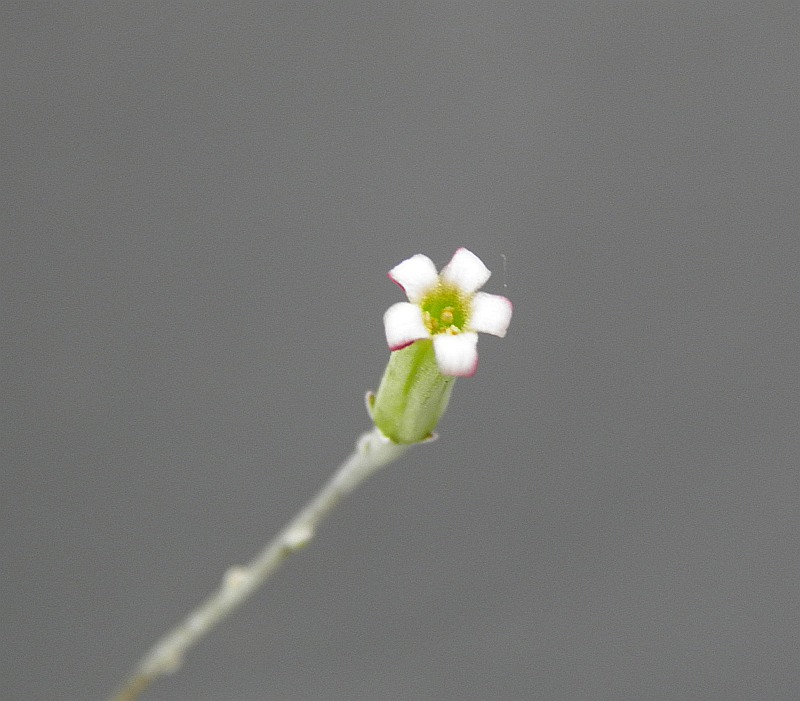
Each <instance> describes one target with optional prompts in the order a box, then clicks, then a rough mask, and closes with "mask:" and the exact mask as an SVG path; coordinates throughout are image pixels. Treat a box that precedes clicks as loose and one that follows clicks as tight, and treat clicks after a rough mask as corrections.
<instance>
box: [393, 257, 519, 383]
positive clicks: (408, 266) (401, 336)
mask: <svg viewBox="0 0 800 701" xmlns="http://www.w3.org/2000/svg"><path fill="white" fill-rule="evenodd" d="M491 274H492V273H491V271H490V270H489V269H488V268H487V267H486V266H485V265H484V264H483V262H482V261H481V259H480V258H478V256H476V255H475V254H474V253H472V252H471V251H468V250H467V249H466V248H459V249H458V250H457V251H456V252H455V254H454V255H453V258H452V259H451V260H450V262H449V263H448V264H447V265H445V266H444V268H442V272H441V273H437V272H436V266H435V265H434V264H433V261H432V260H431V259H430V258H428V257H427V256H424V255H421V254H417V255H415V256H412V257H411V258H408V259H407V260H404V261H403V262H402V263H400V264H399V265H396V266H395V267H394V268H392V269H391V270H390V271H389V277H390V278H391V279H392V280H393V281H394V282H396V283H397V284H398V285H400V287H402V288H403V290H404V291H405V293H406V295H407V296H408V302H398V303H397V304H393V305H392V306H391V307H389V309H387V310H386V313H385V314H384V315H383V323H384V327H385V330H386V342H387V343H388V344H389V349H390V350H392V351H396V350H400V349H401V348H405V347H406V346H409V345H411V344H412V343H414V341H419V340H421V339H432V340H433V348H434V352H435V353H436V363H437V365H438V366H439V372H441V373H442V375H453V376H459V377H470V376H471V375H474V374H475V370H476V369H477V367H478V351H477V347H476V346H477V344H478V332H479V331H480V332H482V333H490V334H493V335H495V336H500V337H503V336H505V335H506V330H507V329H508V325H509V323H510V322H511V312H512V306H511V302H510V301H509V300H508V299H506V298H505V297H501V296H500V295H493V294H488V293H486V292H478V290H479V289H480V288H481V287H483V285H484V284H485V283H486V281H487V280H488V279H489V276H490V275H491Z"/></svg>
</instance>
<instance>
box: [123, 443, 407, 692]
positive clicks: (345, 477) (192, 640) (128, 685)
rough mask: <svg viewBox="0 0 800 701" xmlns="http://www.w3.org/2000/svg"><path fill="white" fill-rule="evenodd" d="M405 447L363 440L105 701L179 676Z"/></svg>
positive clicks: (159, 642)
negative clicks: (192, 652)
mask: <svg viewBox="0 0 800 701" xmlns="http://www.w3.org/2000/svg"><path fill="white" fill-rule="evenodd" d="M409 447H410V446H408V445H399V444H397V443H393V442H391V441H389V440H387V439H386V438H385V437H384V435H383V434H382V433H381V432H380V431H378V430H377V429H372V430H371V431H369V432H367V433H365V434H363V435H362V436H361V438H359V440H358V442H357V443H356V448H355V450H354V451H353V454H352V455H351V456H350V457H349V458H348V459H347V460H346V461H345V462H344V463H343V464H342V465H341V467H340V468H339V469H338V470H337V471H336V472H335V473H334V475H333V477H331V479H330V480H329V481H328V482H327V483H326V484H325V485H324V486H323V487H322V489H321V490H320V491H319V493H318V494H317V495H316V496H315V497H314V498H313V499H312V500H311V501H310V502H309V503H308V504H307V505H306V506H305V507H304V508H303V509H302V510H301V511H300V512H299V513H298V514H297V515H296V516H295V517H294V518H293V519H292V520H291V521H289V523H287V524H286V526H284V527H283V529H282V530H281V531H280V533H278V535H277V536H275V538H273V539H272V541H271V542H270V543H269V544H268V545H267V546H266V547H265V548H264V550H262V551H261V552H260V553H259V554H258V555H256V556H255V557H254V558H253V559H252V560H251V561H250V562H249V563H248V564H247V565H244V566H241V567H231V568H230V569H229V570H228V571H227V572H226V573H225V575H224V577H223V579H222V583H221V585H220V587H219V589H217V591H216V592H214V593H213V594H211V596H209V597H208V598H207V599H206V600H205V601H204V602H203V603H201V604H200V606H198V607H197V608H196V609H195V610H194V611H192V613H190V614H189V615H188V616H187V617H186V618H185V619H184V620H183V621H182V622H181V623H180V624H178V625H177V626H176V627H175V628H174V629H173V630H171V631H170V632H168V633H167V634H166V635H165V636H164V637H163V638H161V640H159V641H158V642H157V643H156V644H155V645H153V647H152V648H151V649H150V650H149V651H148V652H147V654H146V655H145V656H144V657H143V658H142V659H141V661H140V662H139V664H138V665H137V666H136V668H135V669H134V670H133V672H132V673H131V674H130V676H129V677H128V678H127V679H126V680H125V682H124V683H123V684H122V686H121V687H120V688H119V690H118V691H117V692H116V693H115V694H114V695H113V696H112V697H111V698H110V700H109V701H133V700H134V699H136V698H138V696H139V695H140V694H141V693H142V692H143V691H144V690H145V689H146V688H147V687H149V686H150V684H151V683H152V682H154V681H155V680H156V679H158V678H159V677H161V676H163V675H165V674H170V673H172V672H175V671H177V670H178V669H179V668H180V666H181V664H182V663H183V659H184V656H185V654H186V652H187V651H188V650H189V649H190V648H191V647H193V646H194V645H196V644H197V643H198V642H199V641H200V640H201V639H202V638H204V637H205V636H206V635H207V634H208V633H209V632H210V631H211V630H212V629H213V628H214V627H215V626H216V625H217V623H219V622H220V621H221V620H222V619H224V618H225V617H226V616H228V615H229V614H230V613H231V612H233V611H234V610H236V609H237V608H238V607H239V606H240V605H241V604H242V603H244V602H245V601H246V600H247V599H248V598H249V597H250V596H251V595H252V594H253V593H254V592H255V591H256V590H257V589H258V588H259V587H261V585H262V584H263V583H264V582H265V581H266V580H267V579H268V578H269V576H270V575H271V574H272V573H273V572H275V571H276V570H277V569H278V567H280V565H281V564H282V563H283V561H284V560H285V559H286V558H287V557H288V556H289V555H291V554H292V553H293V552H295V551H297V550H299V549H300V548H302V547H304V546H305V545H307V544H308V543H309V541H310V540H311V539H312V538H313V537H314V532H315V530H316V528H317V526H318V525H319V523H320V522H321V521H322V520H323V519H324V518H325V517H326V516H327V515H328V514H329V513H330V511H331V510H332V509H333V507H334V506H336V504H337V503H338V502H339V500H340V499H341V498H342V497H344V496H345V495H346V494H349V493H350V492H352V491H353V490H354V489H355V488H356V487H357V486H358V485H359V484H361V483H362V482H363V481H364V480H365V479H367V477H369V476H370V475H372V474H373V473H374V472H376V471H377V470H378V469H380V468H381V467H383V466H384V465H386V464H388V463H390V462H393V461H395V460H397V459H398V458H399V457H400V456H401V455H402V454H403V453H405V451H406V450H408V448H409Z"/></svg>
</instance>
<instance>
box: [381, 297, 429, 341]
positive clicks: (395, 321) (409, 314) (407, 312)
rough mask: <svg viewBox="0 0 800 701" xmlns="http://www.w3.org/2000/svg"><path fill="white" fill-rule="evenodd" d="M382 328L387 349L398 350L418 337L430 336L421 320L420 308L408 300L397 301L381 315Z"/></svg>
mask: <svg viewBox="0 0 800 701" xmlns="http://www.w3.org/2000/svg"><path fill="white" fill-rule="evenodd" d="M383 328H384V331H386V343H388V344H389V350H393V351H396V350H400V349H401V348H405V347H406V346H409V345H411V344H412V343H413V342H414V341H418V340H419V339H420V338H430V332H429V331H428V328H427V327H426V326H425V324H424V323H423V321H422V310H421V309H420V308H419V307H418V306H417V305H416V304H411V303H410V302H398V303H397V304H393V305H392V306H391V307H389V308H388V309H387V310H386V313H385V314H384V315H383Z"/></svg>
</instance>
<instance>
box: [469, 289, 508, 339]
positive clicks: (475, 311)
mask: <svg viewBox="0 0 800 701" xmlns="http://www.w3.org/2000/svg"><path fill="white" fill-rule="evenodd" d="M512 311H513V307H512V306H511V300H509V299H506V298H505V297H501V296H500V295H490V294H489V293H488V292H477V293H476V294H475V296H474V297H473V298H472V313H471V314H470V317H469V327H470V328H471V329H472V330H473V331H480V332H481V333H490V334H492V335H494V336H500V338H502V337H503V336H505V335H506V331H507V330H508V325H509V324H510V323H511V312H512Z"/></svg>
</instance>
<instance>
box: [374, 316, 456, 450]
mask: <svg viewBox="0 0 800 701" xmlns="http://www.w3.org/2000/svg"><path fill="white" fill-rule="evenodd" d="M424 309H425V307H424V302H423V310H424ZM434 311H435V308H434ZM441 311H445V309H444V307H442V310H441ZM432 318H441V313H440V316H438V317H433V313H432ZM447 318H448V315H447V313H445V319H447ZM426 323H427V322H426ZM453 325H455V318H454V320H453ZM455 380H456V378H455V377H448V376H445V375H442V373H441V372H439V366H438V365H437V364H436V356H435V355H434V352H433V341H431V340H430V339H422V340H419V341H414V343H412V344H411V345H410V346H406V347H405V348H403V349H401V350H398V351H394V352H393V353H392V355H391V357H390V358H389V364H388V365H387V366H386V371H385V372H384V373H383V379H382V380H381V384H380V386H379V387H378V392H377V394H375V395H372V394H370V395H368V397H367V407H368V409H369V411H370V414H371V416H372V420H373V421H374V422H375V426H377V427H378V429H379V430H380V431H381V433H383V435H384V436H386V437H387V438H389V439H390V440H392V441H394V442H395V443H405V444H409V443H421V442H422V441H425V440H430V439H431V438H433V431H434V429H435V428H436V425H437V424H438V423H439V419H440V418H441V417H442V415H443V414H444V412H445V409H447V403H448V402H449V401H450V393H451V392H452V391H453V385H454V384H455Z"/></svg>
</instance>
